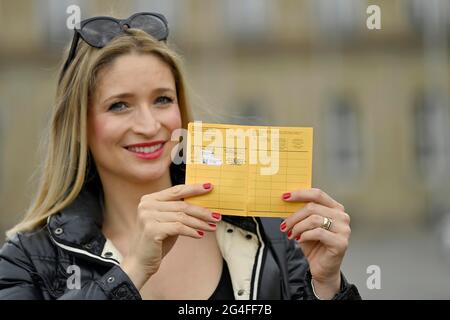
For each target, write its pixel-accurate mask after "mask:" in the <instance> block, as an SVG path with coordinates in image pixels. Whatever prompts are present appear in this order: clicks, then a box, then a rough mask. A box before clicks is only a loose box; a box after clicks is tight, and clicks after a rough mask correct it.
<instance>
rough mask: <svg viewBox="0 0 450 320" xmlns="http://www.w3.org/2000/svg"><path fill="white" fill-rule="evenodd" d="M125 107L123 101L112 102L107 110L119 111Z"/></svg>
mask: <svg viewBox="0 0 450 320" xmlns="http://www.w3.org/2000/svg"><path fill="white" fill-rule="evenodd" d="M125 108H128V106H127V104H126V103H125V102H116V103H113V104H112V105H111V106H110V107H109V109H108V111H110V110H111V111H121V110H124V109H125Z"/></svg>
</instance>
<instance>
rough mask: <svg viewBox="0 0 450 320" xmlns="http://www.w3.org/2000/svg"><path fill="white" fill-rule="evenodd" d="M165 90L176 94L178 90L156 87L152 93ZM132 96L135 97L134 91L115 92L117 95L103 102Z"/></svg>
mask: <svg viewBox="0 0 450 320" xmlns="http://www.w3.org/2000/svg"><path fill="white" fill-rule="evenodd" d="M164 92H170V93H173V94H175V92H176V91H175V90H174V89H172V88H157V89H154V90H153V91H152V94H154V95H155V94H161V93H164ZM131 97H134V94H133V93H131V92H123V93H119V94H115V95H112V96H110V97H108V98H106V99H105V100H103V102H102V104H105V103H107V102H108V101H110V100H113V99H117V98H119V99H125V98H131Z"/></svg>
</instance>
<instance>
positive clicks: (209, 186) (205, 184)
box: [203, 182, 211, 190]
mask: <svg viewBox="0 0 450 320" xmlns="http://www.w3.org/2000/svg"><path fill="white" fill-rule="evenodd" d="M203 188H205V189H206V190H208V189H211V183H209V182H208V183H204V184H203Z"/></svg>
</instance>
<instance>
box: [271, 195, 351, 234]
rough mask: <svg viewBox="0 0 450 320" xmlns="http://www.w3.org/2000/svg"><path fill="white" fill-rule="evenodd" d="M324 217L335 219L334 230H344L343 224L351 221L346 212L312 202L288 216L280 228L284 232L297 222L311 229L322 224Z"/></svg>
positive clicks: (305, 228)
mask: <svg viewBox="0 0 450 320" xmlns="http://www.w3.org/2000/svg"><path fill="white" fill-rule="evenodd" d="M311 216H313V217H311ZM309 217H311V218H309ZM323 217H327V218H331V219H332V220H333V222H332V225H331V228H330V230H331V231H333V232H340V231H344V230H343V226H345V225H349V223H350V217H349V215H348V214H346V213H345V212H343V211H340V210H338V209H332V208H329V207H325V206H323V205H320V204H317V203H314V202H310V203H308V204H307V205H306V206H304V207H303V208H302V209H300V210H299V211H297V212H295V213H294V214H293V215H291V216H289V217H288V218H286V219H285V220H284V221H283V222H282V223H281V225H280V230H281V231H283V232H285V231H288V230H290V229H291V228H293V227H294V226H295V225H297V224H300V226H299V227H298V228H299V229H304V230H309V229H313V228H317V227H320V226H321V225H322V223H323ZM307 218H309V219H307ZM305 220H306V221H305Z"/></svg>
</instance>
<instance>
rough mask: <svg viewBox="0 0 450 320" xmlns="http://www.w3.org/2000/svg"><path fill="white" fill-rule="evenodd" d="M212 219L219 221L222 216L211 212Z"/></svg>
mask: <svg viewBox="0 0 450 320" xmlns="http://www.w3.org/2000/svg"><path fill="white" fill-rule="evenodd" d="M212 217H213V218H214V219H216V220H220V219H221V218H222V216H221V215H220V213H218V212H213V213H212Z"/></svg>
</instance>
